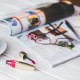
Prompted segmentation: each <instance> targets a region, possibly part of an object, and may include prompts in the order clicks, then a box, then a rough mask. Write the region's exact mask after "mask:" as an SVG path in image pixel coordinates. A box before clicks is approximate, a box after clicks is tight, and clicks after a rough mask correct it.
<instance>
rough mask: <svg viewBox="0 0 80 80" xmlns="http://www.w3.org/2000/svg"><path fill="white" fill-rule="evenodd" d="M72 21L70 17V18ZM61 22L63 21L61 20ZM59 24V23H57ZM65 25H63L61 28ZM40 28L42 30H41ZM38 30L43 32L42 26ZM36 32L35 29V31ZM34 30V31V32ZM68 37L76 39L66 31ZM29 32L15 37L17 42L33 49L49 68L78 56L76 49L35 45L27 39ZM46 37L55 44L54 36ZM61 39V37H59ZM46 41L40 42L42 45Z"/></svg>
mask: <svg viewBox="0 0 80 80" xmlns="http://www.w3.org/2000/svg"><path fill="white" fill-rule="evenodd" d="M70 18H72V19H74V18H73V16H72V17H70ZM62 21H63V20H62ZM58 23H60V21H59V22H58ZM64 26H65V25H64V24H63V27H64ZM41 28H42V29H41ZM41 28H38V29H39V30H44V29H43V28H44V26H43V27H41ZM65 28H66V29H67V27H66V26H65ZM35 30H37V29H35ZM35 30H34V31H35ZM43 32H44V33H46V31H43ZM68 32H69V33H68V35H69V34H70V35H71V37H73V38H75V39H77V38H76V37H75V35H74V34H73V33H72V32H71V31H70V30H69V29H68ZM28 33H29V32H24V33H23V34H20V35H17V36H16V37H18V38H19V40H20V41H21V42H22V43H24V44H25V45H26V46H27V45H28V46H29V47H30V48H31V49H33V50H34V51H36V52H37V54H36V55H39V56H40V57H41V58H42V60H45V61H46V62H48V63H49V64H50V65H51V66H54V65H56V64H59V63H62V62H63V63H64V62H66V61H67V60H71V59H73V58H76V57H78V56H80V54H79V53H77V50H78V48H76V49H73V50H70V49H68V48H64V47H59V46H55V45H41V44H37V43H35V42H34V41H32V40H30V39H28V38H27V35H28ZM48 37H50V38H51V39H52V41H53V43H54V42H55V36H53V35H51V34H48ZM59 37H62V36H59ZM45 42H46V41H42V43H45Z"/></svg>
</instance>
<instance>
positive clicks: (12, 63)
mask: <svg viewBox="0 0 80 80" xmlns="http://www.w3.org/2000/svg"><path fill="white" fill-rule="evenodd" d="M6 64H8V65H9V66H11V67H13V68H15V64H16V62H15V61H14V60H7V61H6Z"/></svg>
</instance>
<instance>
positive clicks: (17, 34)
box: [0, 10, 80, 69]
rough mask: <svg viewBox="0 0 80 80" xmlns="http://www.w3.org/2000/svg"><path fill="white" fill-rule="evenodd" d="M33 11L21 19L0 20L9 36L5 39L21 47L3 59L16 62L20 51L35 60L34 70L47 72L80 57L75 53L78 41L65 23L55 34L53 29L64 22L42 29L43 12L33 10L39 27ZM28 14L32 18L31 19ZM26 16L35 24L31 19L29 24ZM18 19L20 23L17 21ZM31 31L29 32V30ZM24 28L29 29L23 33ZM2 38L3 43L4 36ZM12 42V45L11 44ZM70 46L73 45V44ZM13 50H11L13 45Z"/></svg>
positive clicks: (21, 16)
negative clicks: (6, 58) (46, 70)
mask: <svg viewBox="0 0 80 80" xmlns="http://www.w3.org/2000/svg"><path fill="white" fill-rule="evenodd" d="M33 12H34V10H33V11H29V12H28V13H24V14H22V15H20V16H19V15H18V16H15V17H14V19H13V18H12V17H11V18H8V19H4V20H2V21H1V23H0V24H1V25H2V28H3V29H5V32H6V34H8V35H11V36H10V37H9V36H8V37H9V38H11V39H12V40H13V41H14V40H15V43H18V44H19V45H18V46H21V48H22V49H20V48H18V47H17V49H15V50H19V51H18V52H17V53H9V54H5V55H6V56H8V57H11V58H14V59H18V58H19V52H20V51H21V50H23V51H24V52H26V53H28V56H29V57H30V58H31V59H34V61H35V62H36V64H35V66H36V68H37V69H45V67H46V69H47V68H54V67H57V66H58V65H60V64H63V63H66V62H67V61H69V60H72V59H74V58H76V57H79V56H80V54H79V53H78V51H79V44H78V39H77V37H76V36H75V35H74V34H73V32H71V31H70V29H68V28H67V26H66V25H65V24H62V25H61V26H59V28H58V29H57V30H56V31H54V29H56V28H57V27H58V25H59V24H60V23H61V22H63V23H64V19H63V20H60V21H57V22H54V23H52V24H51V25H44V26H42V25H43V24H45V21H46V20H45V18H44V17H45V15H44V13H43V12H40V11H39V10H35V12H38V15H39V16H41V17H40V20H42V21H41V24H39V22H38V16H36V15H35V14H34V13H33ZM39 13H40V14H39ZM31 14H33V15H32V16H31ZM26 15H27V16H28V18H29V20H30V19H31V18H32V17H33V21H34V23H33V22H31V20H30V22H31V24H30V23H29V21H28V20H27V19H26V18H25V17H26ZM24 16H25V17H24ZM19 18H20V19H21V21H20V20H18V19H19ZM73 18H74V16H71V17H69V18H66V19H68V20H69V21H70V19H73ZM21 22H23V23H21ZM54 24H56V25H54ZM22 25H24V27H22ZM29 25H30V26H29ZM31 25H32V26H31ZM38 25H40V27H37V26H38ZM12 26H13V27H12ZM25 26H27V28H26V27H25ZM34 26H35V27H36V28H34V29H33V28H32V27H34ZM56 26H57V27H56ZM28 27H29V29H28ZM30 28H31V29H32V30H30ZM46 28H47V29H46ZM25 29H28V30H27V31H26V30H25ZM65 37H66V38H65ZM67 38H69V39H67ZM4 39H5V40H6V38H5V37H4ZM13 41H12V43H13V44H14V42H13ZM72 43H73V44H74V45H72ZM11 46H12V45H11ZM12 47H13V50H14V46H12ZM15 50H14V51H15ZM24 62H26V63H28V62H29V63H31V62H30V61H28V60H24Z"/></svg>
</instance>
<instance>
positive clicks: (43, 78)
mask: <svg viewBox="0 0 80 80" xmlns="http://www.w3.org/2000/svg"><path fill="white" fill-rule="evenodd" d="M45 1H46V2H55V1H58V0H13V1H11V0H2V1H0V17H1V16H5V15H6V14H10V13H12V12H17V11H20V10H22V9H25V8H27V7H31V6H35V5H36V4H39V3H42V2H43V3H44V2H45ZM78 61H80V58H78V59H75V60H73V61H70V62H68V63H66V64H63V65H61V66H59V67H57V68H55V69H54V72H53V74H54V76H53V77H52V76H49V75H47V74H45V73H42V72H39V71H35V72H25V71H21V70H17V71H18V72H19V74H22V75H20V77H19V78H18V79H15V77H14V78H11V77H9V75H6V74H5V71H7V69H5V67H6V66H5V65H4V66H0V70H2V71H3V72H1V71H0V80H3V79H4V80H80V66H79V65H80V62H78ZM12 74H13V75H14V74H15V73H12ZM19 74H15V75H16V76H19Z"/></svg>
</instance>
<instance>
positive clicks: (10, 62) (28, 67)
mask: <svg viewBox="0 0 80 80" xmlns="http://www.w3.org/2000/svg"><path fill="white" fill-rule="evenodd" d="M6 64H7V65H9V66H11V67H13V68H18V69H22V70H29V71H33V70H34V69H35V66H33V65H31V64H28V63H24V62H21V61H16V60H6Z"/></svg>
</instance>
